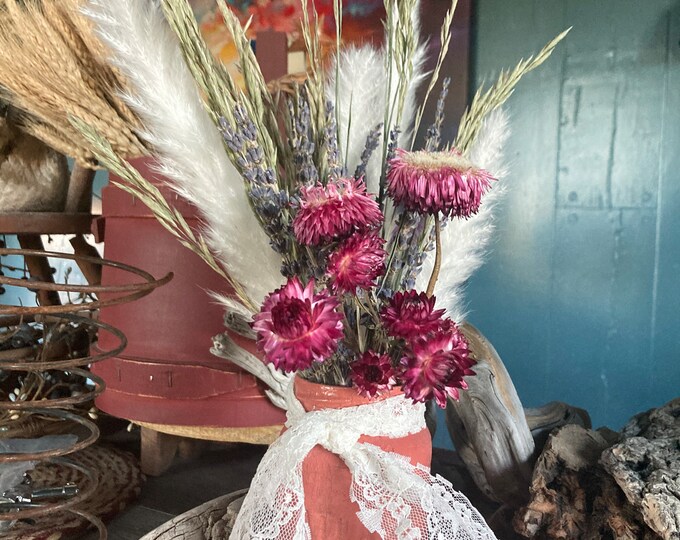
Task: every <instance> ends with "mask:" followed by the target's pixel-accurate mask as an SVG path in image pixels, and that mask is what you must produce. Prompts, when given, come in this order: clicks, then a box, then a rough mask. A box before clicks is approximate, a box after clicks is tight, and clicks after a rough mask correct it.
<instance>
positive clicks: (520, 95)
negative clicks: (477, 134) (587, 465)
mask: <svg viewBox="0 0 680 540" xmlns="http://www.w3.org/2000/svg"><path fill="white" fill-rule="evenodd" d="M475 11H476V15H475V22H474V29H475V31H474V43H473V49H472V50H473V55H474V56H473V61H472V67H473V71H474V77H473V81H476V82H477V84H479V83H480V82H481V81H482V80H483V79H485V80H487V81H488V80H492V79H495V76H496V75H497V74H498V72H499V69H501V68H502V67H506V66H512V65H514V64H515V63H516V61H517V60H518V58H520V57H521V56H526V55H528V54H530V53H531V52H532V51H537V50H539V49H540V47H541V46H542V45H543V44H544V43H545V42H547V41H548V40H549V39H551V38H552V37H553V36H554V35H556V34H557V33H558V32H560V31H561V30H562V29H564V28H566V27H569V26H573V27H574V28H573V30H572V32H571V34H570V35H569V36H568V37H567V39H566V42H564V43H563V44H562V45H560V46H559V47H558V49H557V51H556V52H555V54H554V55H553V57H552V58H551V59H550V60H549V61H548V62H547V63H546V64H545V65H544V66H543V67H541V68H539V70H538V71H537V72H535V73H533V74H531V75H529V76H528V77H527V78H526V80H525V81H524V82H523V83H521V84H520V86H519V88H518V89H517V91H516V92H515V95H514V96H513V97H512V98H511V99H510V102H509V105H508V109H509V111H510V114H511V116H512V121H511V126H512V132H513V133H512V137H511V140H510V144H509V146H508V149H507V150H508V151H507V156H508V157H509V159H510V162H511V170H512V172H511V174H510V176H509V177H508V178H507V181H508V184H509V186H510V192H509V195H508V197H507V199H506V203H505V205H504V208H503V210H502V211H501V212H500V214H499V216H498V234H497V241H496V243H495V245H494V248H493V252H492V253H491V255H490V256H489V259H488V262H487V264H486V265H485V266H484V267H483V269H482V270H481V271H480V272H479V273H478V274H477V275H476V276H475V277H474V278H473V279H472V281H471V283H470V284H469V287H468V298H469V300H470V308H471V315H470V317H469V319H470V320H471V322H472V323H473V324H475V325H477V326H478V327H479V328H480V329H481V330H482V332H484V333H485V334H486V335H487V337H489V338H490V339H491V341H492V342H493V344H494V345H495V347H496V348H497V350H498V351H499V353H500V355H501V357H502V358H503V360H504V362H505V363H506V365H507V367H508V369H509V371H510V373H511V375H512V377H513V380H514V382H515V385H516V387H517V389H518V392H519V395H520V397H521V399H522V401H523V403H524V405H525V406H537V405H541V404H543V403H546V402H548V401H551V400H561V401H566V402H568V403H571V404H574V405H577V406H580V407H584V408H586V409H587V410H588V411H589V412H590V414H591V416H592V418H593V423H594V424H595V425H596V426H598V425H604V424H606V425H609V426H610V427H612V428H615V429H618V428H620V427H621V426H622V424H623V423H624V422H625V421H626V420H627V419H628V418H629V417H630V416H631V415H633V414H635V413H637V412H639V411H642V410H646V409H648V408H650V407H655V406H658V405H661V404H662V403H664V402H665V401H667V400H669V399H671V398H673V397H676V396H678V395H680V361H679V360H680V355H679V351H680V349H679V347H678V345H679V344H680V310H679V308H680V43H679V40H680V1H678V0H673V1H671V0H644V1H642V2H640V1H639V0H636V1H634V0H477V1H476V8H475ZM441 437H442V434H441V433H439V434H438V441H439V442H442V440H441Z"/></svg>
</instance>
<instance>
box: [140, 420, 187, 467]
mask: <svg viewBox="0 0 680 540" xmlns="http://www.w3.org/2000/svg"><path fill="white" fill-rule="evenodd" d="M181 440H182V438H181V437H175V436H174V435H167V434H165V433H159V432H158V431H154V430H152V429H149V428H145V427H142V472H143V473H144V474H147V475H149V476H160V475H161V474H163V473H164V472H165V471H167V470H168V469H169V468H170V465H172V462H173V461H174V459H175V454H176V453H177V449H178V448H179V443H180V441H181Z"/></svg>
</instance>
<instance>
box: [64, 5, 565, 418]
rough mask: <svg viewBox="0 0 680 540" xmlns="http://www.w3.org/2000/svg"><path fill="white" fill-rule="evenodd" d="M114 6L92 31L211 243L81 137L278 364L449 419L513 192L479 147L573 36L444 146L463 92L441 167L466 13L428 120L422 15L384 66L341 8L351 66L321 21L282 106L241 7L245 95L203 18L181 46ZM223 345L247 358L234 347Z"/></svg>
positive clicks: (99, 11)
mask: <svg viewBox="0 0 680 540" xmlns="http://www.w3.org/2000/svg"><path fill="white" fill-rule="evenodd" d="M109 4H110V3H108V2H103V1H100V0H91V1H90V2H88V7H87V8H86V12H87V14H88V15H89V16H90V17H91V18H92V19H93V20H94V21H95V23H96V24H97V26H98V31H99V36H100V38H101V39H102V41H103V42H104V43H105V46H106V47H107V48H108V49H109V50H110V52H111V59H112V62H113V63H114V65H115V67H116V70H117V71H119V72H120V73H122V74H123V76H124V77H125V79H126V81H127V84H128V88H129V89H130V92H129V93H128V94H126V95H125V96H124V97H125V98H126V102H127V103H128V104H129V105H130V107H131V108H132V110H133V111H134V112H135V113H136V114H137V115H138V116H139V118H140V119H141V121H142V123H143V125H144V127H145V129H144V131H143V132H142V135H141V136H142V138H143V139H144V140H145V141H146V143H147V145H148V146H150V147H153V148H154V151H155V153H156V155H157V156H158V161H159V168H160V170H161V171H162V172H163V174H164V175H165V176H166V177H168V178H169V179H170V180H171V181H172V182H173V185H174V187H175V188H176V189H177V191H178V192H179V193H180V194H181V195H183V196H184V197H186V198H187V199H188V200H190V201H191V202H193V203H194V204H196V205H197V207H198V208H199V209H201V210H202V212H203V214H204V217H205V222H206V225H207V228H206V232H205V236H199V235H197V234H195V233H194V232H192V231H190V230H189V229H188V227H186V224H185V223H184V222H183V220H182V219H181V216H179V215H178V214H177V212H175V211H174V210H173V208H172V207H171V206H170V205H169V204H168V203H167V202H166V201H164V200H162V198H161V197H160V196H159V194H158V193H157V192H156V191H155V189H154V188H153V186H151V185H150V184H149V183H148V182H146V181H145V180H144V179H143V178H141V177H140V175H139V174H138V173H137V172H136V171H135V170H134V169H133V168H132V167H131V166H130V165H129V164H127V163H126V162H125V161H124V159H123V156H122V155H121V154H120V152H118V151H116V149H115V148H113V147H112V146H111V144H110V141H107V139H106V137H105V136H103V135H102V134H100V133H98V131H97V128H96V126H92V125H90V124H89V123H88V122H87V119H83V118H76V119H73V122H74V124H75V125H76V126H77V127H78V128H79V129H81V130H82V132H83V134H84V136H85V137H87V138H88V139H89V141H90V143H91V145H92V148H93V152H94V154H95V155H96V157H97V158H98V159H99V160H100V162H101V163H102V164H103V165H105V166H106V167H107V168H109V169H110V170H112V171H114V172H115V173H116V174H117V175H118V176H120V177H121V178H123V179H124V180H125V183H124V184H123V186H122V187H123V188H124V189H127V190H129V191H131V192H132V193H134V194H135V195H137V196H139V197H140V199H142V200H143V201H144V202H145V203H146V204H148V205H149V206H150V207H151V208H152V209H153V210H154V212H155V213H156V215H157V216H158V217H159V219H160V220H161V221H162V222H163V223H164V224H165V225H166V226H167V227H168V228H169V229H170V230H171V231H172V232H173V233H174V234H176V235H177V236H178V237H179V238H180V239H181V240H182V241H183V242H184V243H185V244H186V245H188V246H189V247H190V248H192V249H193V250H194V251H196V252H197V253H199V254H200V255H201V256H202V257H203V258H204V259H206V260H207V262H208V263H209V264H210V265H211V266H213V267H214V268H215V269H216V270H218V271H220V272H221V273H222V274H223V275H224V276H225V278H227V279H228V280H229V282H230V284H231V285H232V286H233V288H234V291H235V298H223V299H222V301H223V302H224V303H225V306H226V307H227V309H228V310H229V312H230V316H229V317H228V318H227V319H228V321H229V320H230V321H232V322H231V323H230V324H231V326H232V329H236V330H239V331H240V332H241V333H245V334H246V335H247V336H249V337H254V336H255V334H256V336H257V340H258V344H259V346H260V349H261V350H262V352H263V354H264V361H265V362H266V363H268V364H271V365H273V366H274V367H275V368H277V369H280V370H283V371H284V372H286V373H292V372H300V373H301V374H302V376H303V377H305V378H307V379H309V380H313V381H316V382H321V383H326V384H332V385H344V386H349V385H354V386H356V387H357V389H358V391H359V392H361V393H364V394H366V395H371V396H372V395H375V394H376V393H379V392H380V391H382V390H385V389H388V388H390V387H392V386H393V385H395V384H400V385H402V386H403V389H404V392H405V393H406V394H407V395H408V396H409V397H411V398H412V399H414V400H416V401H426V400H430V399H433V398H434V399H436V401H437V402H438V403H439V404H440V405H441V406H445V403H446V397H447V396H451V397H454V398H455V397H456V396H457V392H458V389H459V388H464V387H465V381H464V378H463V377H464V376H466V375H470V374H472V371H471V369H470V368H471V366H472V364H473V360H472V359H471V357H470V355H469V350H468V347H467V345H466V341H465V338H464V337H463V336H462V334H461V333H460V331H459V330H458V328H457V326H456V324H455V322H456V321H460V318H461V315H462V313H463V306H462V301H461V294H460V287H461V286H462V284H463V283H464V281H465V280H466V279H467V278H468V277H469V275H470V273H471V272H472V271H473V270H474V268H476V267H477V266H478V265H479V263H480V257H481V254H482V252H483V249H484V246H485V245H486V243H487V242H488V239H489V236H490V233H491V230H492V225H491V215H490V212H485V211H484V206H485V204H484V202H486V201H484V202H483V201H482V199H483V197H484V196H485V195H487V197H490V198H492V197H491V194H492V193H493V192H494V191H496V189H495V188H494V186H493V184H494V183H495V181H494V175H493V174H492V173H490V172H487V171H486V170H485V169H483V168H480V167H479V166H477V165H476V164H475V157H476V156H478V155H479V154H480V153H483V152H484V149H483V148H480V146H479V145H478V144H477V143H478V142H479V141H478V138H479V134H480V131H481V130H483V129H485V128H486V130H487V131H488V132H490V133H489V135H487V138H489V137H490V138H491V139H492V140H490V141H485V143H486V146H493V145H496V150H495V152H498V143H499V142H501V139H502V138H503V132H504V131H505V121H504V117H503V116H502V115H500V114H496V115H490V113H492V112H493V111H494V110H495V109H497V108H498V107H499V106H500V105H501V104H502V103H503V102H504V101H505V100H506V99H507V97H508V96H509V95H510V94H511V93H512V91H513V89H514V87H515V86H516V84H517V82H518V81H519V79H520V78H521V77H522V75H523V74H525V73H526V72H528V71H530V70H532V69H534V68H535V67H537V66H538V65H540V64H541V63H542V62H543V61H544V60H545V59H546V58H547V57H548V56H549V55H550V53H551V51H552V50H553V48H554V47H555V45H556V44H557V43H558V42H559V41H560V40H561V39H562V37H563V36H564V34H562V35H560V36H558V37H557V38H556V39H555V40H553V41H552V42H550V43H549V44H548V45H546V47H545V48H544V49H543V50H542V51H541V52H540V53H539V54H538V55H537V56H536V57H532V58H529V59H528V60H523V61H522V62H520V63H519V64H518V66H517V67H516V68H515V69H514V70H512V71H510V72H507V73H505V72H504V73H502V74H501V76H500V77H499V80H498V82H497V83H496V84H495V85H493V86H492V87H491V88H489V89H488V90H486V91H484V92H482V91H481V90H480V92H478V93H477V95H476V96H475V98H474V100H473V102H472V104H471V106H470V108H469V110H468V111H467V112H466V113H465V115H464V117H463V119H462V120H461V123H460V128H459V131H458V136H457V138H456V141H455V142H454V143H453V146H446V147H443V145H442V141H441V140H440V128H441V125H442V123H443V122H444V118H443V103H444V99H445V97H446V92H447V88H448V81H445V84H444V86H443V91H442V95H441V96H440V100H439V107H438V113H437V117H436V118H435V120H434V123H433V125H432V127H431V128H430V129H429V130H428V133H427V138H426V141H425V145H424V148H423V149H422V150H414V149H413V147H414V143H415V134H416V132H417V130H418V127H419V125H420V122H421V120H422V116H423V110H424V102H426V101H427V99H428V98H429V96H430V94H431V92H432V90H433V89H434V87H435V84H436V82H437V78H438V76H439V72H440V68H441V65H442V62H443V60H444V56H445V54H446V52H447V49H448V45H449V40H450V27H451V22H452V19H453V11H454V9H455V2H453V4H452V6H451V10H450V11H449V12H448V14H447V16H446V18H445V20H444V22H443V26H442V31H441V32H442V44H443V46H442V49H441V51H440V54H439V56H438V59H437V64H436V68H435V70H434V72H433V74H432V76H431V77H430V82H429V86H428V88H427V92H426V96H425V100H424V102H423V103H421V104H419V106H418V104H416V103H415V95H414V94H415V88H416V87H417V86H418V85H419V83H421V82H422V81H423V79H425V77H426V75H425V74H424V73H422V61H423V57H424V47H423V45H422V44H421V43H419V40H418V36H417V29H418V24H417V9H418V3H417V2H416V1H415V0H407V1H402V2H387V5H386V8H387V14H388V15H387V20H386V23H385V25H386V39H385V43H386V44H385V47H384V49H383V50H381V51H376V50H375V49H373V48H372V47H370V46H366V47H362V48H352V49H349V50H341V48H340V35H341V34H340V33H341V24H342V21H341V10H340V9H339V3H338V2H336V9H335V12H336V18H337V28H338V43H337V47H338V50H337V61H336V62H335V63H334V65H333V66H332V67H331V68H330V69H329V70H328V71H327V72H324V70H323V68H322V66H321V63H320V60H319V44H318V39H317V34H316V32H315V29H314V22H313V21H311V20H310V17H309V13H310V10H309V9H308V6H307V5H304V6H303V10H302V12H303V14H304V21H303V22H304V24H303V34H304V38H305V43H306V47H307V55H308V58H309V66H310V68H309V74H308V79H307V81H306V82H304V84H300V85H299V86H295V87H294V90H293V95H286V96H282V95H277V94H275V95H272V94H270V92H269V91H268V89H267V85H266V84H265V81H264V80H263V78H262V75H261V73H260V71H259V68H258V66H257V63H256V60H255V57H254V54H253V52H252V50H251V48H250V46H249V40H248V38H247V37H246V34H245V32H244V30H243V29H242V27H241V26H240V24H239V23H238V20H237V19H236V17H235V15H234V14H233V12H232V11H231V10H229V8H228V6H227V5H226V4H225V3H224V2H223V1H220V2H219V5H220V8H221V10H222V15H223V17H224V20H225V24H226V25H227V26H228V28H229V30H230V32H231V33H232V36H233V39H234V42H235V43H236V45H237V47H238V49H239V53H240V65H241V70H242V73H243V77H244V80H245V83H246V89H245V91H242V90H241V89H240V88H238V87H237V86H236V85H235V84H234V82H233V80H232V79H231V78H230V77H229V75H228V73H227V72H226V71H225V70H224V69H223V68H222V67H221V66H220V65H219V64H218V63H217V62H216V61H215V60H213V59H212V57H211V56H210V54H209V53H208V50H207V47H206V45H205V43H204V42H203V41H202V40H201V38H200V35H199V31H198V28H197V26H196V23H195V21H194V19H193V15H192V13H191V10H190V7H189V5H188V4H187V3H186V2H185V1H183V0H164V1H163V2H162V7H163V11H164V14H165V17H166V18H167V20H168V21H169V23H170V27H171V28H172V31H171V30H170V29H169V28H167V26H166V23H165V21H164V20H162V17H161V16H160V13H158V12H154V9H153V8H149V7H148V6H147V7H144V6H134V5H132V4H130V3H128V2H121V3H120V6H119V5H118V4H119V3H116V5H115V6H114V5H112V4H111V5H109ZM183 62H185V64H184V63H183ZM185 66H186V67H185ZM196 87H198V90H197V88H196ZM76 116H77V115H76ZM494 138H495V139H496V140H493V139H494ZM489 161H491V160H489ZM495 174H496V175H497V173H495ZM241 186H243V187H241ZM498 191H500V190H498ZM492 199H493V198H492ZM480 208H481V209H482V210H481V213H480ZM470 237H471V238H470ZM462 238H463V239H464V240H463V242H460V241H461V239H462ZM461 243H462V245H459V244H461ZM267 245H268V246H270V248H267V247H266V246H267ZM466 250H467V252H466ZM432 251H434V253H432V254H430V252H432ZM461 255H462V256H461ZM456 265H460V266H462V267H463V268H462V269H461V270H458V271H456V270H455V267H456ZM423 270H425V271H423ZM452 270H453V271H452ZM442 272H445V275H446V280H445V281H443V282H440V281H438V277H439V275H440V274H441V273H442ZM277 275H279V276H280V275H282V276H283V278H284V279H285V283H284V284H283V285H281V282H280V279H281V278H280V277H276V276H277ZM425 275H427V276H428V277H429V280H428V279H427V278H425V280H426V281H425V283H427V286H426V287H425V286H423V276H425ZM418 289H420V290H422V289H425V292H421V293H419V292H416V291H417V290H418ZM272 290H274V292H271V291H272ZM440 292H441V294H440ZM436 297H439V300H438V301H436V300H435V298H436ZM435 302H436V303H437V304H438V306H441V308H440V309H435ZM235 319H240V320H238V321H235ZM251 320H252V321H253V323H252V329H251V327H250V325H249V324H248V322H249V321H251ZM222 346H223V347H227V348H229V351H226V352H227V354H229V355H230V356H231V355H232V353H234V352H235V351H233V349H235V348H236V346H235V345H234V344H233V342H229V341H228V340H227V339H226V338H225V339H224V340H222ZM243 354H244V353H239V354H234V355H233V356H235V357H236V358H240V357H242V356H243Z"/></svg>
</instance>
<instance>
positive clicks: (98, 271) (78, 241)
mask: <svg viewBox="0 0 680 540" xmlns="http://www.w3.org/2000/svg"><path fill="white" fill-rule="evenodd" d="M70 242H71V246H73V252H74V253H75V254H76V255H87V256H88V257H99V252H98V251H97V249H96V248H95V247H94V246H91V245H90V244H88V243H87V242H86V241H85V238H84V237H83V235H82V234H77V235H75V236H74V237H73V238H71V240H70ZM76 263H77V264H78V268H80V271H81V272H82V273H83V275H84V276H85V279H86V280H87V282H88V283H89V284H90V285H99V284H101V282H102V266H101V264H95V263H91V262H85V261H80V260H77V261H76Z"/></svg>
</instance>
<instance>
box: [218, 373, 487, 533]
mask: <svg viewBox="0 0 680 540" xmlns="http://www.w3.org/2000/svg"><path fill="white" fill-rule="evenodd" d="M291 386H292V384H291ZM290 394H292V392H291V393H290ZM290 394H289V396H290ZM292 400H295V401H297V400H296V399H295V398H294V396H293V397H292ZM291 405H292V404H291ZM424 409H425V407H424V405H423V404H413V403H412V402H411V400H408V399H406V398H405V397H404V396H398V397H393V398H389V399H386V400H383V401H377V402H373V403H368V404H366V405H360V406H357V407H348V408H344V409H323V410H318V411H311V412H307V413H305V412H304V410H303V409H302V407H301V406H300V405H299V402H298V403H297V404H296V406H294V407H290V408H289V411H288V422H287V423H286V427H287V428H288V429H287V430H286V431H285V432H284V433H283V434H282V435H281V436H280V437H279V438H278V439H277V440H276V441H275V442H274V444H272V445H271V446H270V447H269V450H268V451H267V453H266V454H265V455H264V457H263V458H262V461H261V463H260V465H259V467H258V469H257V472H256V474H255V478H254V479H253V482H252V484H251V486H250V489H249V491H248V495H247V496H246V498H245V500H244V502H243V506H242V507H241V510H240V512H239V514H238V517H237V519H236V523H235V525H234V529H233V530H232V533H231V536H230V539H231V540H246V539H248V540H250V539H258V540H311V534H310V531H309V525H308V524H307V518H306V513H305V505H304V502H305V494H304V489H303V483H302V462H303V461H304V459H305V457H306V456H307V454H308V453H309V452H310V451H311V450H312V448H314V446H316V445H317V444H318V445H321V446H323V447H324V448H325V449H327V450H329V451H330V452H333V453H334V454H337V455H338V456H340V457H341V458H342V459H343V461H344V462H345V464H346V465H347V467H348V469H349V470H350V472H351V474H352V484H351V488H350V493H348V496H349V497H350V498H351V500H352V501H354V502H356V503H357V504H358V506H359V509H360V510H359V512H358V513H357V515H358V517H359V519H360V520H361V522H362V523H363V524H364V526H365V527H366V529H367V530H368V531H370V532H376V533H378V534H379V535H380V537H381V538H383V539H385V540H387V539H389V540H393V539H394V540H427V539H437V540H454V539H455V540H495V538H496V537H495V536H494V534H493V533H492V532H491V530H490V529H489V528H488V526H487V525H486V523H485V521H484V519H483V518H482V517H481V515H480V514H479V513H478V512H477V510H475V508H474V507H473V506H472V505H471V504H470V502H469V501H468V500H467V498H466V497H465V496H464V495H462V494H461V493H458V492H457V491H455V490H454V489H453V487H452V486H451V484H450V482H448V481H447V480H446V479H444V478H442V477H440V476H439V475H437V476H436V477H433V476H431V475H430V473H429V471H428V469H427V468H425V467H423V466H414V465H412V464H411V462H410V461H409V460H408V459H407V458H406V457H404V456H401V455H398V454H395V453H393V452H386V451H384V450H382V449H381V448H379V447H377V446H375V445H373V444H369V443H361V442H359V437H360V436H361V435H362V434H363V435H368V436H373V437H390V438H398V437H404V436H406V435H409V434H413V433H417V432H419V431H421V430H422V429H423V428H424V427H425V421H424ZM386 524H390V525H389V526H387V525H386ZM315 540H321V539H315Z"/></svg>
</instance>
